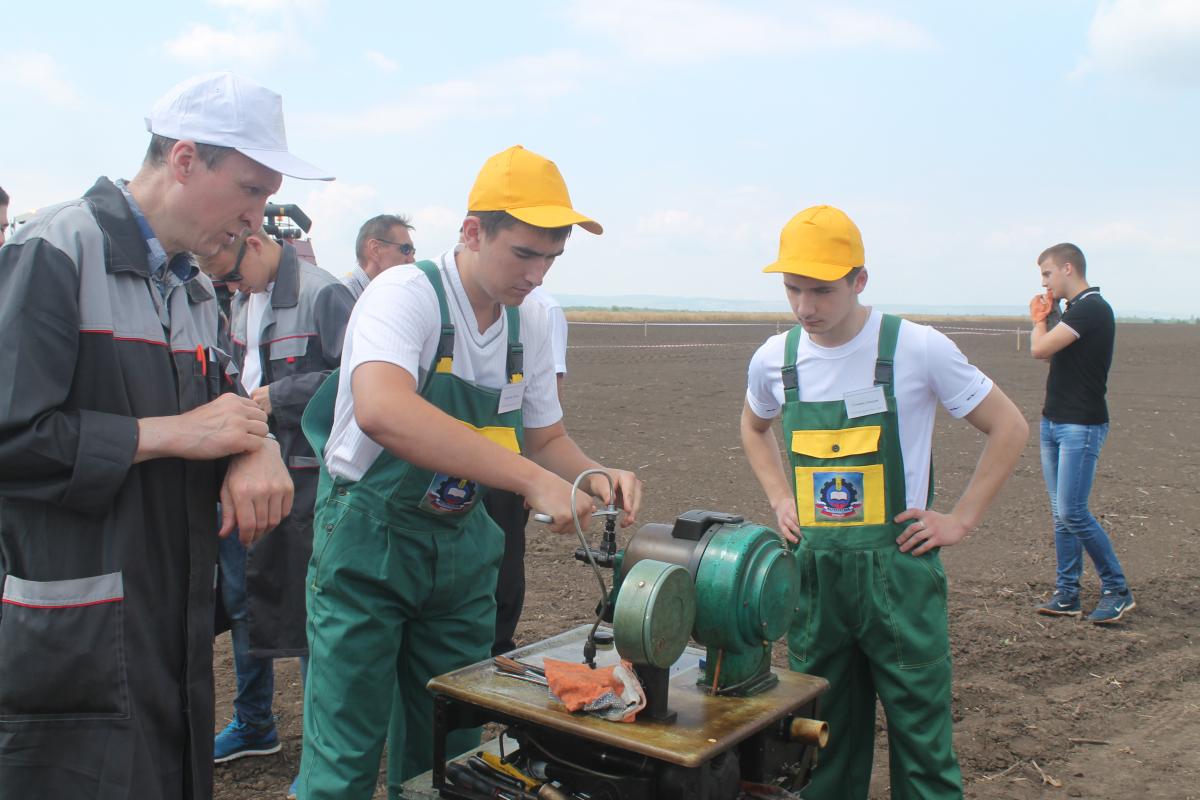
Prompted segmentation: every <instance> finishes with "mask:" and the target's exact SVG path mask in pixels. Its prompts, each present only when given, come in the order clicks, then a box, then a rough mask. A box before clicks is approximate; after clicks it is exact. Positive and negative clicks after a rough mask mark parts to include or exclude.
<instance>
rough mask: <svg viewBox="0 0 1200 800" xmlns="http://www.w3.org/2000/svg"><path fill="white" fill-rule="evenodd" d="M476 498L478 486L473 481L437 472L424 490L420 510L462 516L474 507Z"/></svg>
mask: <svg viewBox="0 0 1200 800" xmlns="http://www.w3.org/2000/svg"><path fill="white" fill-rule="evenodd" d="M478 496H479V484H477V483H476V482H475V481H469V480H467V479H466V478H455V477H454V476H453V475H447V474H445V473H443V472H439V473H437V474H436V475H434V476H433V481H431V482H430V484H429V488H428V489H426V490H425V497H423V498H422V499H421V508H423V509H424V510H426V511H433V512H435V513H439V514H462V513H464V512H467V511H469V510H470V509H471V507H472V506H473V505H475V500H476V499H477V498H478Z"/></svg>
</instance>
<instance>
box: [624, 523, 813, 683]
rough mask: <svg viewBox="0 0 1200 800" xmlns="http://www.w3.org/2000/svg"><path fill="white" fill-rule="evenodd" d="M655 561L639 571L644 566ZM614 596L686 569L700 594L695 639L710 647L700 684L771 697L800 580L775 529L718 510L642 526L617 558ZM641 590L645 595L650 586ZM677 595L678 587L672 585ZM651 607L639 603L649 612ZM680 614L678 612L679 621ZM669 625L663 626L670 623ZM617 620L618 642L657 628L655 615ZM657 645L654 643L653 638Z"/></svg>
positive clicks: (776, 680)
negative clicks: (775, 651)
mask: <svg viewBox="0 0 1200 800" xmlns="http://www.w3.org/2000/svg"><path fill="white" fill-rule="evenodd" d="M645 561H649V562H654V563H653V565H651V564H647V565H646V566H645V567H642V568H640V569H639V566H638V565H639V563H640V562H645ZM617 563H618V566H617V579H616V582H615V583H616V587H615V588H614V594H615V595H617V600H616V606H617V607H618V609H619V608H621V607H622V605H623V604H622V603H621V600H620V596H621V595H624V594H625V593H626V592H628V591H630V590H631V589H635V588H636V584H630V583H629V581H630V579H631V578H635V579H636V580H639V581H643V582H644V581H645V579H644V578H638V577H637V576H638V575H641V574H643V573H645V574H650V573H649V571H653V572H654V574H655V575H658V574H662V573H664V572H666V570H665V569H664V566H665V565H670V564H675V565H678V566H680V567H683V568H684V569H686V570H687V572H688V574H689V575H690V576H691V580H692V584H693V585H694V588H695V622H694V624H693V626H692V629H691V635H692V638H694V639H695V640H696V641H697V642H699V643H701V644H703V645H704V646H705V647H706V648H707V649H708V652H707V655H706V658H705V663H704V670H703V673H702V675H701V676H700V678H699V683H701V684H703V685H705V686H707V687H714V686H715V688H716V691H717V693H719V694H730V695H739V696H746V695H752V694H757V693H758V692H762V691H766V690H767V689H770V688H771V687H772V686H774V685H775V684H776V683H778V678H776V677H775V675H774V674H772V672H771V644H772V642H774V641H775V640H776V639H779V638H780V637H781V636H783V635H784V634H785V633H786V632H787V630H788V627H789V626H790V624H791V621H792V615H793V614H794V613H795V612H796V601H797V598H798V596H799V592H800V576H799V568H798V565H797V562H796V559H795V557H794V555H793V553H792V551H791V550H789V549H788V548H787V546H786V545H785V543H784V542H783V540H782V539H780V538H779V536H777V535H776V534H775V532H774V531H772V530H771V529H770V528H767V527H764V526H762V525H755V524H752V523H747V522H745V521H744V520H743V518H742V517H740V516H733V515H730V514H722V513H720V512H715V511H703V510H694V511H688V512H687V513H686V514H683V515H681V516H680V517H679V518H678V519H676V520H675V524H674V525H663V524H657V523H651V524H648V525H643V526H642V527H641V528H640V529H638V531H637V533H635V534H634V535H633V537H632V538H631V539H630V540H629V544H628V545H627V546H626V548H625V550H624V551H623V552H622V553H620V554H619V556H618V558H617ZM639 591H645V586H643V587H642V589H641V590H639ZM671 593H672V595H673V596H674V595H677V594H678V587H677V586H675V587H672V592H671ZM652 606H653V604H646V603H642V604H638V606H637V607H638V608H642V609H644V608H650V609H651V611H653V610H654V609H653V607H652ZM677 616H678V614H676V617H677ZM665 621H666V620H664V622H665ZM635 624H636V621H635V617H634V615H626V616H625V617H622V616H621V614H620V613H618V614H617V615H616V617H615V618H614V620H613V630H614V634H615V636H616V637H617V639H618V641H621V640H628V641H633V640H636V639H643V640H644V639H645V637H646V636H647V635H652V634H648V633H647V631H653V630H659V631H662V630H663V627H662V626H660V625H656V621H655V620H654V619H653V614H652V613H650V614H646V615H644V616H643V619H642V623H641V624H642V630H640V631H637V632H634V631H626V630H623V628H626V627H629V626H632V625H635ZM650 641H652V639H651V640H650Z"/></svg>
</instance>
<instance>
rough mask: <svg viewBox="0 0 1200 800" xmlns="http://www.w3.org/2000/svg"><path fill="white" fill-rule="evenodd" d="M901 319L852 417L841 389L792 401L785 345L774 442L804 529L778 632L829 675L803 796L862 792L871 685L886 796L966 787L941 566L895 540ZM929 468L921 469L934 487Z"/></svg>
mask: <svg viewBox="0 0 1200 800" xmlns="http://www.w3.org/2000/svg"><path fill="white" fill-rule="evenodd" d="M899 330H900V319H899V318H898V317H893V316H890V315H884V317H883V324H882V326H881V328H880V333H879V350H878V357H877V358H878V360H877V361H876V366H875V385H877V386H881V387H882V389H883V396H884V398H885V399H886V403H887V410H886V411H878V412H876V413H868V414H866V415H865V416H859V417H856V418H854V419H851V418H849V417H848V416H847V410H846V403H845V402H843V401H842V400H832V401H824V402H802V401H801V400H800V390H799V384H800V381H799V379H798V370H797V368H796V351H797V346H798V344H799V341H800V332H801V328H800V327H799V326H797V327H796V328H793V329H792V330H791V331H790V332H789V333H788V336H787V340H786V342H787V344H786V349H785V355H784V362H783V363H784V367H783V385H784V395H785V402H784V406H783V434H784V447H785V448H786V449H787V451H788V454H789V461H790V464H791V467H792V481H793V487H794V489H795V496H796V512H797V519H798V521H799V523H800V527H801V529H802V530H803V534H804V535H803V537H802V538H801V541H800V544H799V545H798V547H797V549H796V557H797V559H798V561H799V566H800V575H801V578H800V580H801V592H800V600H799V602H798V604H797V605H798V608H799V610H798V613H797V614H796V616H795V619H794V620H793V622H792V627H791V630H790V631H789V633H788V655H789V661H790V664H791V667H792V669H793V670H795V671H797V672H805V673H811V674H814V675H820V676H822V677H824V678H826V679H827V680H828V681H829V683H830V689H829V692H828V693H827V694H826V695H825V696H824V697H822V698H821V713H822V716H823V717H824V718H825V719H826V720H828V721H829V737H830V738H829V747H828V748H827V749H825V750H823V751H822V753H821V760H820V764H819V766H818V767H817V769H816V770H815V771H814V772H813V777H812V783H811V785H810V786H809V788H808V789H806V790H805V792H804V797H805V798H806V800H858V799H859V798H861V799H862V800H865V799H866V797H867V793H868V789H869V788H870V782H871V764H872V760H873V753H874V748H875V696H876V694H878V696H879V699H880V701H881V702H882V703H883V708H884V711H885V713H886V715H887V722H888V742H889V747H890V755H891V784H892V786H891V791H892V795H891V796H892V798H893V800H936V799H937V798H951V797H962V788H961V786H962V783H961V780H962V779H961V775H960V772H959V767H958V760H957V758H956V756H955V755H954V748H953V741H952V727H951V722H952V720H951V714H950V640H949V632H948V627H947V618H946V577H945V573H944V572H943V570H942V565H941V561H940V559H939V558H938V554H937V551H936V550H935V551H933V552H930V553H927V554H925V555H924V556H920V557H917V556H913V555H911V554H909V553H901V552H900V550H899V547H898V545H897V544H896V537H897V536H899V535H900V533H901V531H902V530H903V529H904V527H905V524H896V523H894V522H893V521H892V520H893V518H894V517H895V516H896V515H897V514H899V513H900V512H901V511H904V510H905V508H906V506H907V503H906V499H905V484H904V461H903V454H902V452H901V449H900V433H899V425H898V418H897V415H896V397H895V393H894V389H893V364H892V362H893V358H894V356H895V352H896V340H897V338H898V335H899ZM932 492H933V481H932V476H931V480H930V499H931V500H932Z"/></svg>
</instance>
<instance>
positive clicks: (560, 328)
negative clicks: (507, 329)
mask: <svg viewBox="0 0 1200 800" xmlns="http://www.w3.org/2000/svg"><path fill="white" fill-rule="evenodd" d="M526 299H527V300H536V301H537V302H538V303H539V304H541V306H542V308H544V309H546V318H547V319H548V320H549V322H550V352H551V353H553V354H554V371H555V372H557V373H558V374H559V375H566V374H567V315H566V314H565V313H563V310H562V306H560V305H559V304H558V301H557V300H555V299H554V298H553V297H551V296H550V293H549V292H547V291H546V290H545V289H543V288H542V287H540V286H538V287H537V288H535V289H534V290H533V291H532V292H530V293H529V297H528V298H526Z"/></svg>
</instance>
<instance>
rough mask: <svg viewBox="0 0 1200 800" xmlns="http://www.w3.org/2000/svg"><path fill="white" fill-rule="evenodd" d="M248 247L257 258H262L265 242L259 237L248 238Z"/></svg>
mask: <svg viewBox="0 0 1200 800" xmlns="http://www.w3.org/2000/svg"><path fill="white" fill-rule="evenodd" d="M246 247H248V248H249V249H250V250H251V251H252V252H253V253H254V255H255V256H261V255H262V251H263V240H262V239H260V238H258V236H247V237H246Z"/></svg>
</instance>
